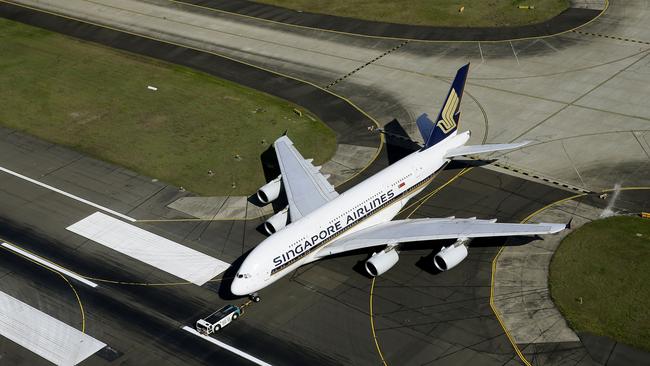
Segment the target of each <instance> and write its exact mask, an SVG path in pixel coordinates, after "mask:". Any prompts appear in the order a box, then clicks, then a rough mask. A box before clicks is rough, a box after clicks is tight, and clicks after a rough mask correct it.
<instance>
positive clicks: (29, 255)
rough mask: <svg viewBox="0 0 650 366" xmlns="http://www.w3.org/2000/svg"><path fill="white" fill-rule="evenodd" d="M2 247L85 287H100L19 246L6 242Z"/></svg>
mask: <svg viewBox="0 0 650 366" xmlns="http://www.w3.org/2000/svg"><path fill="white" fill-rule="evenodd" d="M2 246H3V247H5V248H7V249H9V250H11V251H12V252H14V253H18V254H20V255H22V256H23V257H27V258H29V259H31V260H33V261H34V262H37V263H39V264H42V265H44V266H45V267H47V268H50V269H52V270H54V271H57V272H59V273H61V274H64V275H66V276H68V277H70V278H74V279H75V280H77V281H79V282H81V283H83V284H84V285H88V286H90V287H97V286H98V285H97V284H96V283H94V282H92V281H88V280H87V279H85V278H83V277H82V276H80V275H78V274H76V273H74V272H72V271H69V270H67V269H65V268H63V267H61V266H59V265H57V264H54V263H52V262H50V261H48V260H45V259H43V258H41V257H39V256H37V255H34V254H32V253H30V252H28V251H25V250H23V249H20V248H18V247H17V246H14V245H12V244H9V243H5V242H3V243H2Z"/></svg>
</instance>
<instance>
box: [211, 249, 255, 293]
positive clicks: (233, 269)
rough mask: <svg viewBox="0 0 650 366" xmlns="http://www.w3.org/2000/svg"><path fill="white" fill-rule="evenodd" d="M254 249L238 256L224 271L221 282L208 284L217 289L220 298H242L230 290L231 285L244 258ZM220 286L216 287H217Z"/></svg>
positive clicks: (212, 288)
mask: <svg viewBox="0 0 650 366" xmlns="http://www.w3.org/2000/svg"><path fill="white" fill-rule="evenodd" d="M252 250H253V249H249V250H248V251H247V252H246V253H244V254H242V255H241V256H239V258H237V259H236V260H235V261H234V262H232V264H231V265H230V267H228V269H227V270H226V271H225V272H224V273H223V276H222V277H221V278H222V280H221V282H219V283H218V285H217V284H210V285H209V286H207V287H208V288H209V289H211V290H216V291H217V294H218V295H219V297H220V298H222V299H224V300H236V299H241V298H242V296H237V295H234V294H233V293H232V292H230V285H232V281H233V279H234V278H235V275H236V274H237V271H238V270H239V267H241V264H242V263H243V262H244V259H246V257H248V254H249V253H250V252H251V251H252ZM217 286H218V288H215V287H217Z"/></svg>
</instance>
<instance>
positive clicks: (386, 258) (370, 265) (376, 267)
mask: <svg viewBox="0 0 650 366" xmlns="http://www.w3.org/2000/svg"><path fill="white" fill-rule="evenodd" d="M398 260H399V255H398V254H397V250H395V249H389V250H388V251H386V250H382V251H381V252H379V253H375V254H373V255H372V257H370V259H368V260H367V261H366V272H368V274H369V275H371V276H372V277H376V276H379V275H381V274H383V273H384V272H386V271H388V270H389V269H391V267H393V266H394V265H395V263H397V261H398Z"/></svg>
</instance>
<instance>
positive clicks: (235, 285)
mask: <svg viewBox="0 0 650 366" xmlns="http://www.w3.org/2000/svg"><path fill="white" fill-rule="evenodd" d="M246 287H247V286H246V284H245V283H244V280H242V279H239V278H235V279H234V280H232V284H231V285H230V292H232V294H233V295H236V296H245V295H248V291H247V290H246Z"/></svg>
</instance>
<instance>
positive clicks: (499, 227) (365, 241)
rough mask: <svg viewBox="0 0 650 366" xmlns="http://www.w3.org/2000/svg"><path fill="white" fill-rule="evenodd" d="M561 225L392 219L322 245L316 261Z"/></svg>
mask: <svg viewBox="0 0 650 366" xmlns="http://www.w3.org/2000/svg"><path fill="white" fill-rule="evenodd" d="M565 228H566V225H565V224H547V223H541V224H508V223H496V222H495V220H477V219H454V218H451V219H414V220H396V221H389V222H387V223H384V224H379V225H375V226H372V227H369V228H367V229H363V230H361V231H358V232H356V233H353V234H350V235H349V236H345V237H343V238H341V239H339V240H337V241H335V242H334V243H332V244H330V245H328V246H326V247H325V248H323V250H321V251H320V252H319V253H318V258H322V257H326V256H329V255H333V254H338V253H343V252H347V251H351V250H356V249H362V248H368V247H374V246H378V245H386V244H397V243H404V242H414V241H428V240H440V239H457V238H484V237H497V236H514V235H536V234H552V233H557V232H560V231H562V230H563V229H565Z"/></svg>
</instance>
